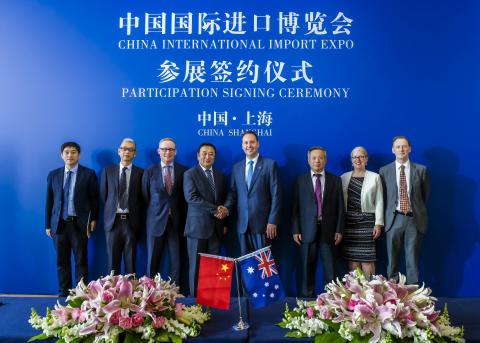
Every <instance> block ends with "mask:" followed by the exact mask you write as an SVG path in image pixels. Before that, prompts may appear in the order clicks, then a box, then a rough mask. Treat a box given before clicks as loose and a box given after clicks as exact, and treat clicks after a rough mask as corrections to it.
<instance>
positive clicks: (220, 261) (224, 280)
mask: <svg viewBox="0 0 480 343" xmlns="http://www.w3.org/2000/svg"><path fill="white" fill-rule="evenodd" d="M232 271H233V260H232V259H229V258H226V257H222V256H214V255H200V266H199V271H198V285H197V303H198V304H200V305H205V306H210V307H215V308H219V309H222V310H228V309H229V308H230V290H231V288H232Z"/></svg>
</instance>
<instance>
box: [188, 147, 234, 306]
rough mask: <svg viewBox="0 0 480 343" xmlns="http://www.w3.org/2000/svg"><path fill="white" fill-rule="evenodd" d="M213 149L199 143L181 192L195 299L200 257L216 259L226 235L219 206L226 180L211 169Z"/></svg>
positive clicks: (223, 196)
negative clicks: (195, 156)
mask: <svg viewBox="0 0 480 343" xmlns="http://www.w3.org/2000/svg"><path fill="white" fill-rule="evenodd" d="M215 153H216V149H215V146H214V145H213V144H211V143H202V144H200V146H199V147H198V150H197V159H198V165H196V166H195V167H193V168H191V169H189V170H187V171H186V172H185V174H184V177H183V191H184V193H185V200H186V201H187V204H188V212H187V223H186V225H185V236H186V237H187V246H188V259H189V266H190V267H189V279H190V296H192V297H193V296H195V292H196V285H197V278H198V261H199V256H198V254H199V253H208V254H213V255H218V253H219V249H220V241H221V238H222V236H223V235H224V234H225V233H226V231H227V228H226V227H225V220H224V218H225V217H226V215H227V210H226V208H224V207H223V206H222V204H223V203H224V202H225V197H226V194H227V186H226V178H225V175H223V173H222V172H221V171H220V170H218V169H214V168H213V163H214V162H215Z"/></svg>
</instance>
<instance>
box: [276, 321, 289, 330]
mask: <svg viewBox="0 0 480 343" xmlns="http://www.w3.org/2000/svg"><path fill="white" fill-rule="evenodd" d="M277 326H280V327H281V328H284V329H285V327H286V326H287V324H286V323H285V322H280V323H278V324H277Z"/></svg>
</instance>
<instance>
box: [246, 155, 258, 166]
mask: <svg viewBox="0 0 480 343" xmlns="http://www.w3.org/2000/svg"><path fill="white" fill-rule="evenodd" d="M259 157H260V154H257V156H255V158H252V159H249V158H248V157H246V158H245V161H246V164H247V165H248V162H249V161H253V164H257V161H258V158H259Z"/></svg>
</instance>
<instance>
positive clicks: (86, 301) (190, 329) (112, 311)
mask: <svg viewBox="0 0 480 343" xmlns="http://www.w3.org/2000/svg"><path fill="white" fill-rule="evenodd" d="M180 297H183V296H182V295H180V294H179V293H178V287H177V286H175V284H174V283H170V281H165V280H162V279H161V278H160V275H158V274H157V276H156V277H155V278H154V279H151V278H148V277H142V278H140V279H135V277H134V275H113V274H110V275H108V276H106V277H103V278H100V279H98V280H95V281H92V282H90V283H89V284H88V285H87V286H86V285H85V284H84V283H83V281H81V282H80V283H79V284H78V285H77V287H76V288H75V289H73V290H70V295H69V296H68V297H67V299H66V302H67V305H61V304H60V303H59V302H58V301H57V304H56V305H55V308H54V309H53V310H50V309H48V308H47V313H46V315H45V317H41V316H39V315H38V314H37V312H36V311H35V309H33V308H32V314H31V316H30V320H29V323H30V324H31V325H32V327H33V328H35V329H38V330H42V333H41V334H39V335H37V336H34V337H32V338H31V339H30V341H36V340H45V339H49V338H52V337H56V338H58V340H57V342H65V343H68V342H75V343H80V342H91V343H97V342H105V343H108V342H119V341H120V342H121V341H122V339H123V341H124V342H169V341H172V342H181V341H182V339H183V338H186V337H188V336H198V334H199V333H200V328H201V324H203V323H204V322H206V321H207V320H208V319H209V318H210V313H209V312H204V311H202V308H201V306H199V305H195V306H185V305H183V304H180V303H175V301H176V299H177V298H180Z"/></svg>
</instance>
